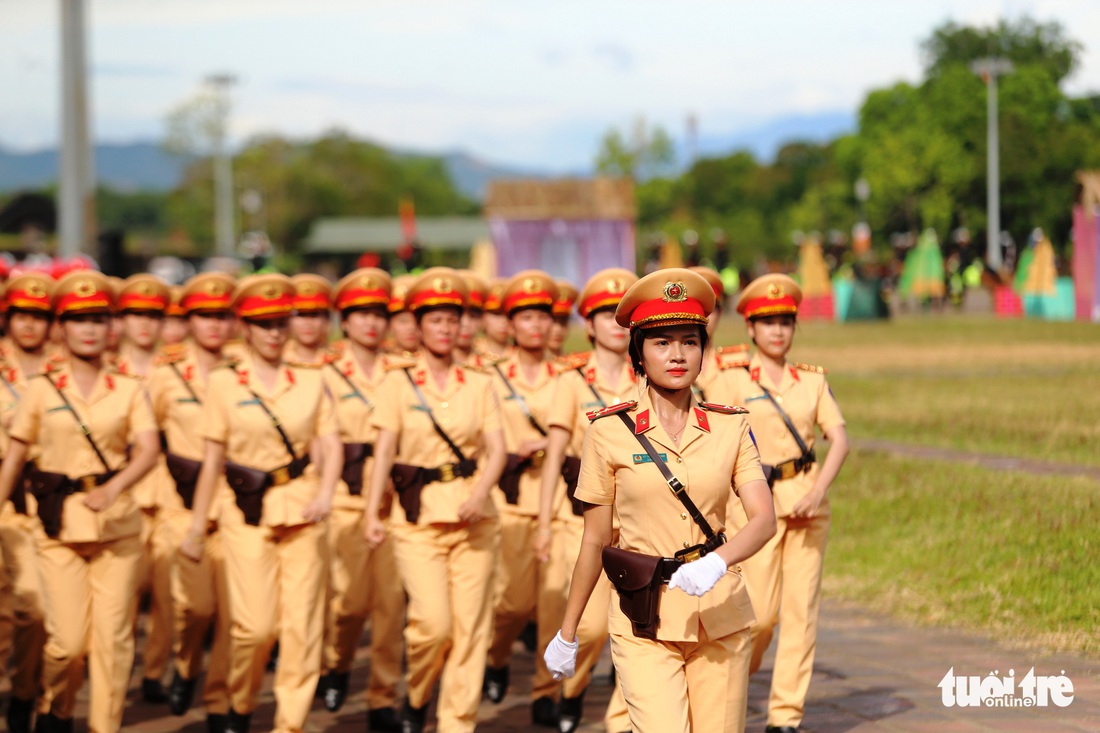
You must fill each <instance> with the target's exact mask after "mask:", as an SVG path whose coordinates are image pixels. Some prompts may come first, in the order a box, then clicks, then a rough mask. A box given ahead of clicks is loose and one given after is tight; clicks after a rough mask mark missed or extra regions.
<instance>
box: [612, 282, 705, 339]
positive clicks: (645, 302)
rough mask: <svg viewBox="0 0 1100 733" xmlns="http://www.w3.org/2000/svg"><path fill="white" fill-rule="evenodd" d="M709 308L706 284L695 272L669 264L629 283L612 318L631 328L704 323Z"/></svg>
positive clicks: (703, 324)
mask: <svg viewBox="0 0 1100 733" xmlns="http://www.w3.org/2000/svg"><path fill="white" fill-rule="evenodd" d="M713 310H714V290H713V289H712V288H711V287H710V283H708V282H707V281H706V279H705V278H704V277H703V276H702V275H700V274H699V273H697V272H692V271H691V270H687V269H685V268H682V267H670V268H667V269H664V270H657V271H655V272H651V273H649V274H648V275H646V276H645V277H643V278H642V279H641V280H639V281H638V282H636V283H634V284H633V285H631V286H630V289H629V290H627V291H626V294H625V295H623V299H622V300H621V301H619V305H618V307H617V308H616V309H615V321H616V322H617V323H618V324H619V325H620V326H624V327H628V328H630V330H632V331H633V330H634V329H635V328H656V327H658V326H679V325H683V324H690V323H698V324H700V325H702V326H705V325H707V316H709V315H710V312H711V311H713Z"/></svg>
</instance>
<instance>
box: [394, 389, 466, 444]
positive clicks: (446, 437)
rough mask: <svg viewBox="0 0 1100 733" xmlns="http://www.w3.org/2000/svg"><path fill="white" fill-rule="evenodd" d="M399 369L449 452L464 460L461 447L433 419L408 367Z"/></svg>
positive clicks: (430, 409)
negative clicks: (406, 378) (407, 379)
mask: <svg viewBox="0 0 1100 733" xmlns="http://www.w3.org/2000/svg"><path fill="white" fill-rule="evenodd" d="M401 371H403V372H405V376H406V377H408V378H409V384H411V385H412V388H413V392H415V393H416V398H417V399H418V400H420V406H421V407H423V408H424V412H426V413H428V419H429V420H431V421H432V427H433V428H435V432H437V433H438V434H439V437H440V438H443V440H444V442H446V443H447V445H448V446H450V448H451V452H452V453H454V454H455V457H457V458H458V461H459V463H461V462H462V461H465V460H466V456H465V454H463V452H462V449H461V448H459V447H458V446H457V445H455V442H454V441H453V440H451V436H449V435H447V431H445V430H444V429H443V428H441V427H439V423H437V422H436V421H435V415H433V414H432V408H430V407H428V401H427V400H425V399H424V394H423V393H422V392H421V391H420V387H417V386H416V380H415V379H413V376H412V374H411V373H410V372H409V370H408V368H407V367H406V368H405V369H402V370H401Z"/></svg>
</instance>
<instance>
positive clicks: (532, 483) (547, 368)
mask: <svg viewBox="0 0 1100 733" xmlns="http://www.w3.org/2000/svg"><path fill="white" fill-rule="evenodd" d="M497 369H499V370H500V374H498V373H497ZM486 374H488V375H489V376H490V377H492V379H493V384H494V386H495V387H496V391H497V398H498V399H499V400H500V418H501V419H500V421H501V424H502V425H503V427H504V443H505V447H506V449H507V451H508V452H509V453H516V452H517V451H518V450H519V448H520V446H521V445H523V444H524V443H526V442H527V441H530V440H541V439H542V438H543V437H544V436H543V435H542V433H540V432H539V431H538V430H537V429H535V426H534V425H532V424H531V421H530V420H528V419H527V415H526V414H525V413H524V411H523V407H524V405H526V407H527V409H528V410H529V411H530V413H531V417H533V418H534V419H535V421H536V422H537V423H538V424H539V425H540V426H541V427H542V429H543V430H549V428H550V423H549V417H550V411H551V407H552V405H553V402H554V392H555V389H556V386H557V381H558V370H557V369H556V368H555V366H554V364H552V363H551V362H548V361H547V362H543V363H542V364H540V365H539V368H538V372H537V374H536V376H535V381H534V383H530V382H528V381H527V377H526V376H525V374H524V371H523V368H522V367H521V366H520V363H519V357H518V356H517V355H516V354H515V352H514V351H513V353H512V355H511V356H509V357H508V358H507V359H505V360H504V361H502V362H500V363H499V364H497V365H496V367H489V368H488V369H487V370H486ZM501 374H503V375H504V377H506V378H507V381H508V384H511V386H512V389H509V388H508V384H506V383H505V380H504V379H503V378H501V376H500V375H501ZM512 390H515V394H513V393H512ZM541 487H542V463H541V461H540V460H536V461H534V462H533V463H532V465H531V466H530V467H529V468H528V469H527V470H525V471H524V472H523V475H522V476H520V480H519V503H517V504H509V503H508V501H507V500H506V499H505V497H504V492H503V491H493V500H494V501H495V502H496V505H497V509H499V510H500V511H503V512H507V513H510V514H521V515H523V516H527V517H537V516H538V515H539V494H540V491H541ZM558 493H560V494H561V495H562V496H563V497H564V496H565V482H564V481H559V482H558ZM558 503H559V504H560V502H558Z"/></svg>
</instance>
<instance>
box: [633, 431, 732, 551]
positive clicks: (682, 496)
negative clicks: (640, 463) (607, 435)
mask: <svg viewBox="0 0 1100 733" xmlns="http://www.w3.org/2000/svg"><path fill="white" fill-rule="evenodd" d="M618 414H619V418H620V419H621V420H622V421H623V422H624V423H626V427H627V428H629V430H630V434H631V435H633V436H634V437H635V438H637V440H638V442H639V443H641V445H642V448H644V449H645V452H646V453H648V454H649V458H650V460H651V461H653V464H654V465H655V466H657V468H658V470H660V472H661V475H662V476H664V477H665V482H666V483H668V488H670V489H672V493H673V494H675V495H676V498H677V499H679V500H680V503H681V504H683V505H684V508H685V509H687V511H688V514H690V515H691V518H692V519H694V520H695V523H696V524H697V525H699V529H701V530H703V535H705V536H706V538H707V539H708V540H713V539H714V538H715V536H716V535H715V534H714V530H713V529H711V527H710V523H709V522H707V518H706V517H704V516H703V513H702V512H700V511H699V507H697V506H695V502H694V501H692V500H691V497H690V496H688V493H687V491H686V490H685V487H684V485H683V484H682V483H680V479H678V478H676V477H675V476H673V475H672V471H670V470H669V468H668V466H667V465H666V464H665V462H664V461H662V460H661V456H660V455H658V454H657V449H656V448H654V447H653V443H651V442H650V441H649V438H647V437H646V436H644V435H642V434H641V433H639V432H637V428H636V427H635V426H634V421H633V420H631V419H630V416H629V415H627V414H626V411H625V410H624V411H623V412H620V413H618Z"/></svg>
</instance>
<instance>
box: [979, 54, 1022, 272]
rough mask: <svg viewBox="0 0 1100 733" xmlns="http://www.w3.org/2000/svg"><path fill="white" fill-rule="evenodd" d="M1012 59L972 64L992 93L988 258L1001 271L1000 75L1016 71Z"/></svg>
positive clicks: (988, 143)
mask: <svg viewBox="0 0 1100 733" xmlns="http://www.w3.org/2000/svg"><path fill="white" fill-rule="evenodd" d="M1012 68H1013V67H1012V62H1011V61H1009V60H1008V59H1002V58H996V57H989V58H984V59H978V60H977V61H975V62H973V63H972V64H970V70H971V71H973V72H974V73H975V74H977V75H978V76H980V77H982V80H983V81H984V82H985V84H986V87H987V88H988V90H989V93H988V94H987V95H986V98H987V103H986V107H987V110H986V114H987V115H988V120H987V126H986V147H987V148H988V149H989V150H988V153H987V156H986V158H987V160H986V182H985V205H986V218H987V219H988V220H989V221H988V226H987V227H986V240H985V259H986V262H987V263H988V264H989V266H990V267H991V268H993V269H994V270H997V271H999V270H1000V269H1001V266H1002V265H1003V264H1004V263H1003V261H1002V259H1001V153H1000V142H999V135H998V124H997V77H998V76H1003V75H1004V74H1008V73H1010V72H1011V71H1012Z"/></svg>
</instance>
